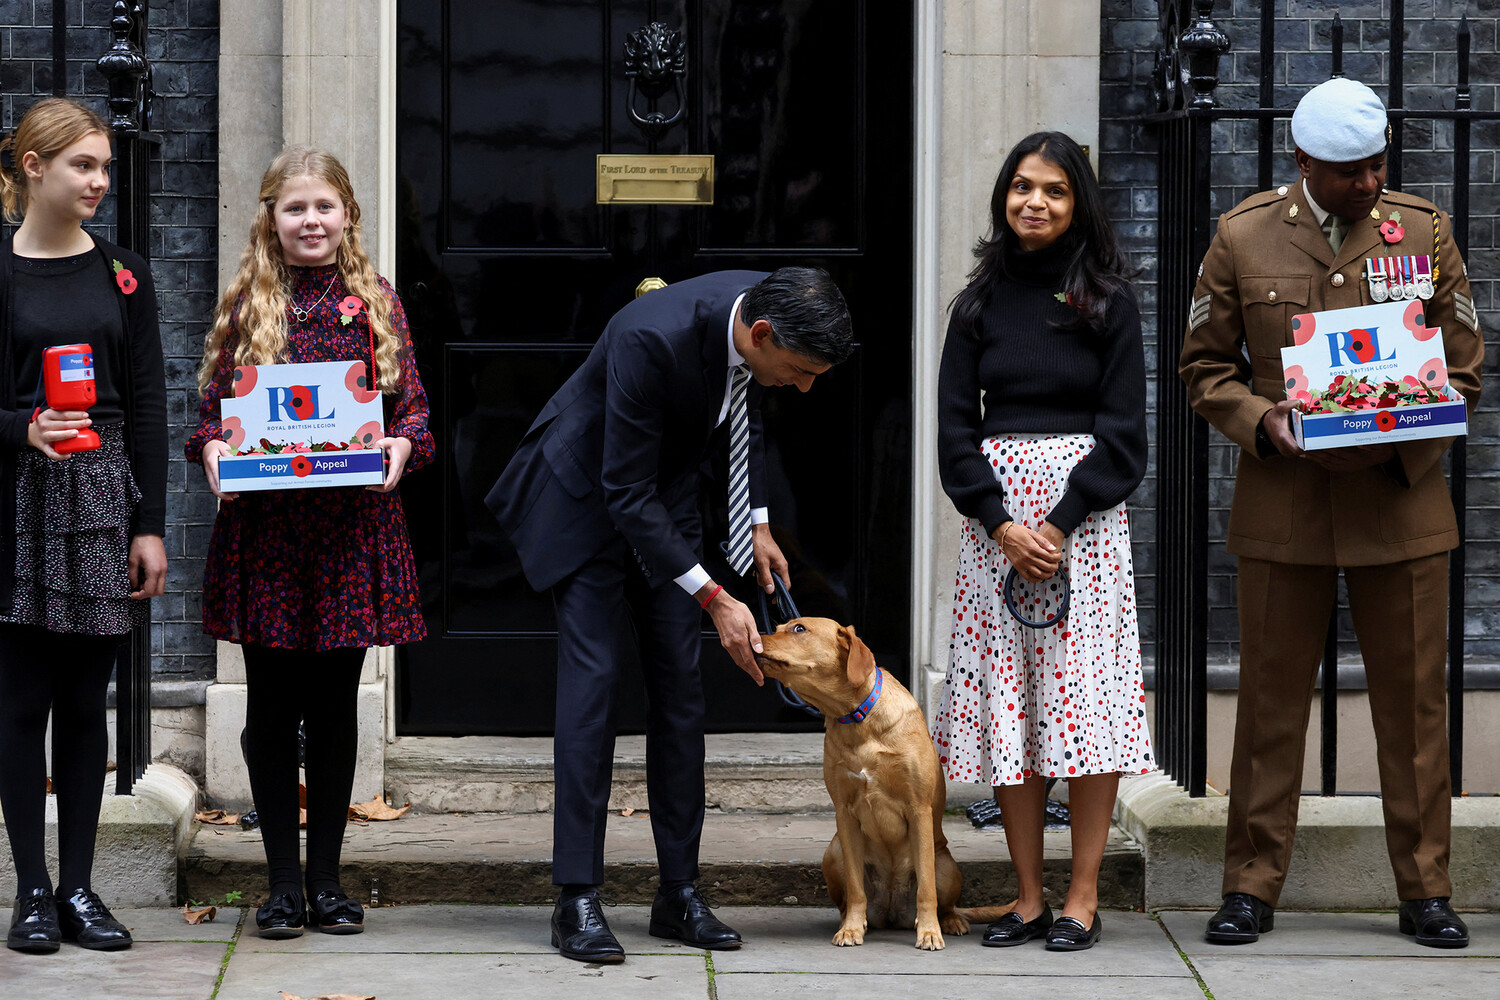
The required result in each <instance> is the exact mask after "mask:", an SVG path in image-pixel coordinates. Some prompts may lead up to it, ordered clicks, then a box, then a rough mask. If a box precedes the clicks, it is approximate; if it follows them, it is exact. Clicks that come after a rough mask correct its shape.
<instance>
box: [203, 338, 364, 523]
mask: <svg viewBox="0 0 1500 1000" xmlns="http://www.w3.org/2000/svg"><path fill="white" fill-rule="evenodd" d="M234 393H235V394H234V396H233V397H232V398H231V397H228V396H225V397H224V398H223V399H221V400H220V401H219V407H220V416H221V417H222V428H223V429H222V436H223V438H224V440H225V441H226V442H228V444H229V447H230V449H231V454H228V455H225V456H224V457H222V458H220V459H219V483H220V486H221V487H222V488H223V489H224V490H225V491H226V492H231V493H242V492H246V491H251V490H286V489H307V488H309V487H314V486H368V485H373V484H376V483H380V482H383V481H384V480H385V453H384V452H382V451H381V450H380V449H379V448H376V447H374V444H375V442H377V441H379V440H380V439H381V438H383V437H384V436H385V430H384V423H383V419H384V414H383V413H382V411H381V402H380V393H379V392H378V391H376V390H374V389H373V388H371V387H370V380H369V377H368V375H367V373H366V369H365V363H364V362H363V361H328V362H317V363H313V364H287V365H244V366H241V367H239V368H236V369H235V372H234Z"/></svg>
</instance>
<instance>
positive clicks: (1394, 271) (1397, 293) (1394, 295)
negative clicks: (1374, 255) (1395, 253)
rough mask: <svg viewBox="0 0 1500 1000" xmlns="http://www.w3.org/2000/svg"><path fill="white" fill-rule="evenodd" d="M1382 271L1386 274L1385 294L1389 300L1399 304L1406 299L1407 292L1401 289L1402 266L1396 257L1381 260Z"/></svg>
mask: <svg viewBox="0 0 1500 1000" xmlns="http://www.w3.org/2000/svg"><path fill="white" fill-rule="evenodd" d="M1380 270H1381V271H1382V272H1383V273H1384V274H1385V294H1386V297H1387V298H1389V299H1393V300H1395V301H1397V302H1399V301H1401V300H1402V299H1404V298H1405V297H1406V290H1405V289H1404V288H1402V287H1401V271H1400V265H1399V264H1398V263H1397V261H1396V258H1394V257H1382V258H1380Z"/></svg>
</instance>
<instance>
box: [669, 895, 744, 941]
mask: <svg viewBox="0 0 1500 1000" xmlns="http://www.w3.org/2000/svg"><path fill="white" fill-rule="evenodd" d="M647 929H648V930H649V931H650V932H651V936H652V937H659V938H672V939H674V940H677V941H681V942H683V943H684V944H690V945H692V946H693V947H694V948H708V949H711V950H717V949H721V948H738V947H739V946H740V945H741V944H742V943H743V941H742V940H741V938H740V934H739V931H736V930H734V929H733V928H732V927H730V926H729V925H728V924H726V923H724V922H723V921H722V920H720V919H719V918H718V917H716V916H714V913H713V910H710V909H709V908H708V904H707V903H705V902H704V901H703V897H702V896H700V895H699V894H698V889H697V888H696V887H695V886H691V885H685V886H682V887H681V888H680V889H674V890H673V891H672V892H669V893H666V894H665V895H663V894H662V893H660V892H658V893H657V894H656V898H655V899H654V900H652V901H651V925H650V927H649V928H647Z"/></svg>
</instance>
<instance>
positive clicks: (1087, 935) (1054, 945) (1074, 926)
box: [1047, 912, 1104, 951]
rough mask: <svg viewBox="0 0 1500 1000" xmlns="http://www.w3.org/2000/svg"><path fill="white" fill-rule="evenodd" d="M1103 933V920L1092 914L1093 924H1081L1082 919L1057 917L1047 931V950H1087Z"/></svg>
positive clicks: (1096, 914)
mask: <svg viewBox="0 0 1500 1000" xmlns="http://www.w3.org/2000/svg"><path fill="white" fill-rule="evenodd" d="M1103 933H1104V921H1103V920H1101V919H1099V914H1098V913H1097V912H1096V913H1095V914H1094V926H1092V927H1085V926H1083V921H1082V920H1076V919H1074V918H1073V917H1058V918H1057V922H1056V923H1055V924H1053V925H1052V929H1051V930H1050V931H1048V932H1047V950H1048V951H1088V950H1089V949H1090V948H1092V947H1093V946H1094V945H1095V944H1097V943H1098V942H1099V936H1100V935H1101V934H1103Z"/></svg>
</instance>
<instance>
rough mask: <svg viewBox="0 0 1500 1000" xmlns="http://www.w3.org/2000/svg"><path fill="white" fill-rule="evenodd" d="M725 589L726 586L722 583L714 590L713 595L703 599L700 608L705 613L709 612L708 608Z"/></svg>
mask: <svg viewBox="0 0 1500 1000" xmlns="http://www.w3.org/2000/svg"><path fill="white" fill-rule="evenodd" d="M723 589H724V585H723V584H722V583H721V584H719V585H718V586H717V587H715V588H714V592H713V593H712V594H709V595H708V596H707V597H706V598H704V599H703V602H702V603H701V604H700V605H699V607H701V608H702V609H703V610H704V611H707V610H708V606H709V605H710V604H712V603H713V602H714V598H715V597H718V596H719V591H721V590H723Z"/></svg>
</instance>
